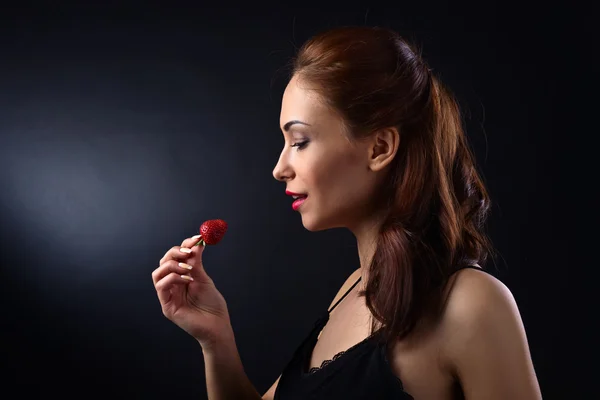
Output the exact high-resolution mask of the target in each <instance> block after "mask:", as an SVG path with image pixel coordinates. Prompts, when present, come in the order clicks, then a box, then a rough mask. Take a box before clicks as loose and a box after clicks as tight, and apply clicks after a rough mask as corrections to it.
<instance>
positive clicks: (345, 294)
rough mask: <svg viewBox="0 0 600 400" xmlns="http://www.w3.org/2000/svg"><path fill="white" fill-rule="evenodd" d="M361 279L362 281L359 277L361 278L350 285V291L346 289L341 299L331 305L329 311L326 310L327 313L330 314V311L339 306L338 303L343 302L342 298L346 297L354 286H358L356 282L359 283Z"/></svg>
mask: <svg viewBox="0 0 600 400" xmlns="http://www.w3.org/2000/svg"><path fill="white" fill-rule="evenodd" d="M361 279H362V276H361V277H359V278H358V280H357V281H356V282H354V285H352V286H351V287H350V289H348V290H347V291H346V293H344V295H343V296H342V297H341V298H340V299H339V300H338V301H337V302H336V303H335V304H334V305H333V307H331V310H328V312H332V311H333V309H334V308H335V307H337V305H338V304H340V301H342V300H344V297H346V296H347V295H348V293H350V291H351V290H352V289H354V286H356V285H357V284H358V282H360V280H361Z"/></svg>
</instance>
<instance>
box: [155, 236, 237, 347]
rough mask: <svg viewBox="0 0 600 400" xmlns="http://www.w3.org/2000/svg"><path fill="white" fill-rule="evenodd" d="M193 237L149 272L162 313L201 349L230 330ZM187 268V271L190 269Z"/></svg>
mask: <svg viewBox="0 0 600 400" xmlns="http://www.w3.org/2000/svg"><path fill="white" fill-rule="evenodd" d="M197 242H198V238H197V237H192V238H188V239H186V240H184V241H183V242H182V243H181V246H174V247H172V248H171V249H169V250H168V251H167V252H166V253H165V255H164V257H163V258H162V259H161V260H160V262H159V265H160V266H159V267H158V268H157V269H156V270H154V272H152V281H153V282H154V287H155V288H156V293H157V294H158V300H159V301H160V304H161V306H162V311H163V314H164V315H165V316H166V317H167V318H168V319H170V320H171V321H173V322H174V323H175V324H176V325H177V326H179V327H180V328H182V329H183V330H184V331H186V332H187V333H189V334H190V335H192V336H193V337H194V338H195V339H196V340H197V341H198V342H199V343H200V344H201V345H202V346H203V347H205V346H210V345H212V344H214V342H215V341H216V340H218V339H219V338H220V337H221V336H222V335H223V333H225V332H228V331H230V330H231V321H230V319H229V312H228V310H227V304H226V302H225V299H224V298H223V296H222V295H221V293H220V292H219V291H218V290H217V288H216V287H215V285H214V282H213V280H212V279H211V278H210V277H209V276H208V275H207V273H206V271H205V270H204V266H203V264H202V253H203V252H204V248H205V246H202V245H200V246H194V245H195V244H196V243H197ZM190 268H191V269H190Z"/></svg>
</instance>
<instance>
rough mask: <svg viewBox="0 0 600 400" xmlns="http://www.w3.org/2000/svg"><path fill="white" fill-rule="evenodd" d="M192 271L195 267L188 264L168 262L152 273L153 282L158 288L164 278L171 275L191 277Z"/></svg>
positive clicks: (175, 261) (174, 261)
mask: <svg viewBox="0 0 600 400" xmlns="http://www.w3.org/2000/svg"><path fill="white" fill-rule="evenodd" d="M192 269H193V266H192V265H189V264H187V263H184V262H181V261H177V260H167V261H165V262H164V263H163V264H162V265H160V266H159V267H158V268H156V269H155V270H154V271H152V282H153V283H154V285H155V286H156V285H157V284H158V282H160V281H161V280H162V279H163V278H164V277H166V276H167V275H169V274H171V273H175V274H179V275H184V274H188V275H189V274H190V271H191V270H192Z"/></svg>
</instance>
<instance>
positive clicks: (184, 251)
mask: <svg viewBox="0 0 600 400" xmlns="http://www.w3.org/2000/svg"><path fill="white" fill-rule="evenodd" d="M179 251H181V252H182V253H187V254H190V253H191V252H192V249H188V248H187V247H181V248H180V249H179Z"/></svg>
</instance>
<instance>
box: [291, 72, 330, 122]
mask: <svg viewBox="0 0 600 400" xmlns="http://www.w3.org/2000/svg"><path fill="white" fill-rule="evenodd" d="M331 114H332V112H331V111H330V110H329V109H328V108H327V107H326V106H325V105H324V104H323V101H322V99H321V97H320V96H319V95H318V94H317V93H316V91H314V90H311V89H310V88H309V87H307V86H306V85H305V84H303V83H302V82H301V81H299V80H298V78H296V77H294V78H292V79H291V80H290V82H289V83H288V85H287V87H286V88H285V92H284V93H283V99H282V102H281V114H280V124H281V126H283V125H284V124H285V123H286V122H287V121H291V120H294V119H297V120H301V121H305V122H307V123H309V124H314V123H317V121H322V120H323V118H331Z"/></svg>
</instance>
